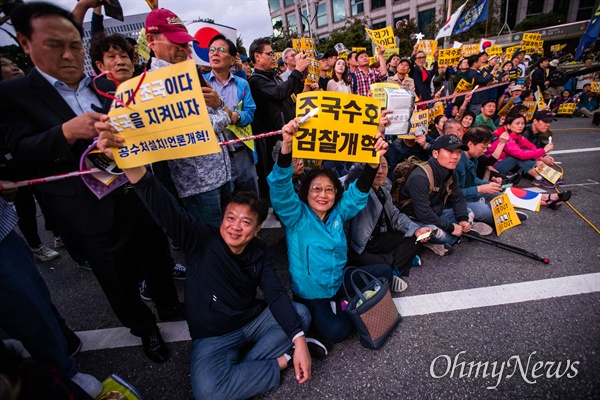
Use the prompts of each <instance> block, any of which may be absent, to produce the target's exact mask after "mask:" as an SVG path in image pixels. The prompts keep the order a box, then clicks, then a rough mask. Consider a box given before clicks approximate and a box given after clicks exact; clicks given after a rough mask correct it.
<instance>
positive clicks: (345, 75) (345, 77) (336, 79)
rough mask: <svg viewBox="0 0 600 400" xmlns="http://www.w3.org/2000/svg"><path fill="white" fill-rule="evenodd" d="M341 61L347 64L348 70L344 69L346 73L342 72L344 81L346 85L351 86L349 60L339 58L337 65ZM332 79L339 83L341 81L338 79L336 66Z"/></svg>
mask: <svg viewBox="0 0 600 400" xmlns="http://www.w3.org/2000/svg"><path fill="white" fill-rule="evenodd" d="M339 60H343V61H344V63H345V64H346V68H344V71H343V72H342V81H344V83H345V84H346V85H349V84H350V77H349V76H348V60H344V59H343V58H338V59H337V60H336V61H335V63H336V64H337V62H338V61H339ZM331 79H333V80H334V81H335V82H339V79H338V77H337V72H335V65H334V66H333V74H332V77H331Z"/></svg>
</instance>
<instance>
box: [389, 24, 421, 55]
mask: <svg viewBox="0 0 600 400" xmlns="http://www.w3.org/2000/svg"><path fill="white" fill-rule="evenodd" d="M418 29H419V28H418V27H417V24H416V23H415V21H414V20H412V19H410V20H408V19H404V20H402V21H401V23H400V24H398V26H397V27H396V28H395V29H394V36H396V37H397V38H398V54H400V55H401V56H403V57H404V56H410V55H411V54H412V51H413V47H414V45H415V43H416V40H414V39H412V38H411V35H413V34H415V33H417V32H418Z"/></svg>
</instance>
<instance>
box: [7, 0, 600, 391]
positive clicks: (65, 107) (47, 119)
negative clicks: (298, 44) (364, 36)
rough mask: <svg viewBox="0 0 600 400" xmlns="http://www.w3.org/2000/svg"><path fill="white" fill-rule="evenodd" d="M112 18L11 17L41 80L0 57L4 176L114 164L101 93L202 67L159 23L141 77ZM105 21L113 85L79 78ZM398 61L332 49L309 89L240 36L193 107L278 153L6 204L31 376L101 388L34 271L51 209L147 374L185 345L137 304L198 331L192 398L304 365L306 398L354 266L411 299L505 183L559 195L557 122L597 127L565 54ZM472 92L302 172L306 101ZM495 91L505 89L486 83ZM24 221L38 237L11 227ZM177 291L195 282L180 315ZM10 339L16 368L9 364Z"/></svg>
mask: <svg viewBox="0 0 600 400" xmlns="http://www.w3.org/2000/svg"><path fill="white" fill-rule="evenodd" d="M101 4H102V1H100V0H81V1H80V2H79V3H78V4H77V6H76V9H75V10H73V12H72V13H71V12H69V11H67V10H64V9H62V8H60V7H57V6H55V5H52V4H49V3H44V2H28V3H26V4H24V5H20V6H18V7H16V8H15V9H14V10H13V12H12V15H11V19H12V23H13V26H14V28H15V31H16V35H17V36H16V37H17V40H18V42H19V45H20V46H21V48H22V49H23V51H24V52H25V53H26V54H27V55H28V56H29V58H30V59H31V62H32V63H33V65H34V68H33V69H32V70H31V72H30V73H29V74H27V75H25V74H24V73H23V71H22V70H21V69H20V68H19V66H17V65H16V64H15V63H14V62H13V61H12V60H11V59H10V58H9V57H8V56H5V55H2V56H0V61H1V62H2V82H0V96H2V98H3V99H10V101H7V102H5V104H4V107H2V108H1V109H0V136H1V138H0V149H2V154H1V156H2V160H0V161H2V164H1V165H0V179H2V180H10V181H17V180H21V179H29V178H33V177H44V176H49V175H55V174H61V173H67V172H72V171H76V170H78V169H79V165H80V159H81V157H82V155H83V154H84V153H85V152H86V151H88V150H89V147H90V146H94V145H95V146H96V147H97V148H98V149H99V150H101V151H103V152H104V153H105V154H106V156H108V157H112V149H114V148H119V147H122V146H123V138H122V137H120V136H119V135H115V133H116V132H117V131H116V129H115V128H114V127H113V126H111V125H110V124H109V123H108V120H109V118H108V116H107V115H106V114H107V113H108V110H109V108H110V104H111V100H110V98H108V97H106V96H105V95H104V94H105V93H114V91H115V90H116V87H117V86H118V85H119V84H120V83H123V82H125V81H127V80H129V79H131V78H133V77H134V76H137V75H139V74H142V73H144V71H148V72H151V71H156V70H158V69H161V68H167V67H169V66H171V65H174V64H178V63H181V62H184V61H186V60H188V58H189V56H190V55H189V50H188V49H189V45H190V44H191V43H192V42H194V41H195V39H194V37H193V36H192V35H190V34H189V32H188V31H187V29H186V27H185V25H184V23H183V22H182V21H181V19H179V17H178V16H177V15H176V14H175V13H173V12H172V11H170V10H167V9H163V8H157V9H155V10H153V11H152V12H150V13H149V14H148V16H147V18H146V23H145V31H146V37H147V41H148V44H149V47H150V49H151V50H152V53H151V54H152V57H151V58H150V59H149V60H147V62H145V65H144V66H142V64H141V63H140V62H139V55H138V54H137V50H136V42H135V41H134V40H132V39H130V38H125V37H123V36H121V35H119V34H111V35H107V34H106V33H105V32H104V29H103V28H102V14H101V10H100V8H99V6H100V5H101ZM90 8H93V9H94V10H93V13H94V14H93V19H92V25H93V31H94V32H93V37H92V40H91V45H90V49H89V56H90V59H91V60H92V64H93V66H94V68H95V70H96V73H98V74H99V75H101V76H98V77H96V78H94V77H90V76H86V75H85V74H84V71H83V61H84V57H85V51H86V50H85V49H84V46H83V43H82V28H81V24H82V22H83V18H84V15H85V13H86V12H87V11H88V9H90ZM384 50H385V49H383V48H379V49H378V50H377V60H378V61H377V63H376V64H375V65H370V64H369V56H368V53H367V52H366V51H358V52H349V53H348V54H346V55H342V54H338V52H337V51H336V50H334V49H330V50H328V51H326V52H324V53H322V54H319V55H318V56H317V57H316V58H317V60H318V61H319V64H320V71H321V73H320V76H319V78H318V79H317V80H315V81H314V82H309V83H306V81H305V78H306V75H307V71H308V67H309V62H310V61H309V59H308V57H307V55H306V54H302V53H298V54H297V53H296V51H295V50H294V49H292V48H287V49H285V50H284V51H283V53H282V57H281V59H280V60H279V62H277V60H275V59H274V50H273V47H272V44H271V43H270V42H269V41H268V40H267V39H257V40H255V41H254V42H253V43H252V44H251V45H250V48H249V54H248V56H246V55H241V54H239V53H238V49H236V46H235V44H234V43H233V42H232V41H231V40H229V39H227V38H226V37H225V36H223V35H216V36H215V37H213V38H212V39H211V40H210V42H209V44H208V55H209V61H210V62H209V64H210V65H209V66H208V67H199V66H198V67H197V70H198V76H199V78H200V80H201V81H202V93H201V94H200V93H199V94H198V95H201V96H202V97H203V98H204V102H205V104H206V108H207V113H208V115H209V118H210V123H211V125H212V128H213V130H214V132H215V134H216V136H217V139H218V140H219V141H224V140H226V139H235V138H237V137H238V134H239V130H240V129H247V128H248V127H251V128H252V131H253V132H254V133H262V132H270V131H274V130H278V129H281V130H282V134H281V135H280V136H273V137H269V138H265V139H260V140H255V147H254V149H251V147H250V146H248V145H246V144H244V143H234V144H228V145H226V146H222V147H221V149H220V151H219V152H217V153H215V154H208V155H202V156H197V157H189V158H180V159H176V160H168V161H162V162H158V163H153V164H152V165H149V166H146V167H137V168H126V169H124V174H125V175H126V176H127V178H128V182H127V183H126V184H124V185H123V186H121V187H119V188H118V189H116V190H114V191H112V192H110V193H109V194H107V195H106V196H104V197H102V198H101V199H99V198H98V197H96V196H95V195H94V194H92V192H91V191H90V190H89V189H88V187H87V186H86V185H85V184H84V182H83V181H82V180H81V179H80V178H71V179H64V180H57V181H53V182H47V183H44V184H42V185H39V186H36V187H30V188H26V189H19V190H18V191H3V192H2V193H1V194H2V198H0V287H1V288H2V290H1V291H0V309H1V311H0V328H2V329H3V330H4V331H5V332H6V333H7V334H8V335H9V336H11V337H13V338H16V339H18V340H20V341H21V342H22V343H23V345H24V347H25V348H26V349H27V351H28V352H29V354H31V356H32V357H33V358H34V359H35V360H36V361H37V362H39V363H40V364H43V365H50V366H52V367H53V369H52V370H51V372H47V373H53V374H55V376H56V379H55V380H54V381H53V382H56V381H60V382H66V383H65V384H64V385H58V384H55V385H54V386H53V388H52V390H55V391H56V393H57V396H56V398H59V396H60V395H61V394H64V393H71V396H73V397H75V398H80V397H81V396H83V397H81V398H85V393H87V394H88V395H90V396H91V397H96V396H97V395H98V394H99V393H100V391H101V390H102V384H101V383H100V382H99V381H98V380H97V379H96V378H94V377H93V376H91V375H88V374H85V373H82V372H79V371H78V370H77V366H76V362H75V359H74V358H73V356H74V355H75V354H76V353H77V352H78V351H79V349H80V347H81V341H80V339H79V338H78V337H77V335H76V334H75V333H74V332H73V331H72V330H71V329H69V327H68V325H67V323H66V322H65V320H64V319H63V318H62V316H61V315H60V312H59V310H57V308H56V307H55V306H54V305H53V303H52V300H51V296H50V292H49V290H48V288H47V287H46V285H45V283H44V281H43V279H42V277H41V275H40V274H39V272H38V270H37V267H36V265H35V263H34V257H35V258H36V259H38V260H39V261H42V262H49V261H51V260H53V259H55V258H56V257H58V256H59V253H58V252H57V251H56V250H54V249H52V248H50V246H46V245H44V244H42V242H41V240H40V238H39V235H38V232H37V221H36V212H35V210H36V204H35V200H37V203H38V204H39V206H40V208H41V210H42V212H43V216H44V219H45V222H46V228H47V229H49V230H51V231H52V233H53V236H54V238H55V239H54V246H53V247H55V248H59V247H61V246H64V247H65V248H66V250H67V251H68V253H69V255H70V256H71V257H72V258H73V260H74V261H75V262H76V263H77V264H78V265H79V266H81V267H82V268H86V269H89V270H91V271H92V272H93V274H94V275H95V277H96V279H97V280H98V283H99V284H100V287H101V288H102V290H103V292H104V294H105V295H106V298H107V299H108V301H109V304H110V306H111V308H112V310H113V311H114V313H115V315H116V316H117V318H118V319H119V321H120V322H121V323H122V325H123V326H125V327H126V328H128V329H129V330H130V332H131V334H132V335H135V336H138V337H140V338H141V341H142V349H143V351H144V353H145V354H146V356H147V357H148V358H149V359H150V360H151V361H153V362H156V363H163V362H166V361H167V360H168V359H169V349H168V347H167V345H166V344H165V343H164V341H163V339H162V336H161V333H160V330H159V328H158V326H157V323H156V321H157V318H156V316H155V314H154V312H153V311H152V309H151V308H150V307H149V306H148V305H147V304H146V303H144V301H143V300H150V299H151V300H152V301H153V302H154V306H155V309H156V314H157V316H158V319H159V320H160V321H172V320H182V319H186V320H187V323H188V326H189V331H190V336H191V338H192V340H193V345H194V350H193V353H192V361H191V363H192V365H191V380H192V390H193V393H194V396H195V397H196V398H211V399H217V398H223V399H231V398H248V397H251V396H254V395H256V394H259V393H263V392H266V391H268V390H271V389H273V388H275V387H277V386H278V385H279V383H280V371H281V370H284V369H286V368H288V367H292V368H294V371H295V377H296V379H297V381H298V382H299V383H303V382H305V381H307V380H308V379H310V377H311V362H312V361H311V360H312V358H322V357H324V356H326V355H327V353H328V351H331V349H332V346H333V344H334V343H339V342H341V341H343V340H345V339H347V338H348V337H349V336H350V335H351V333H352V332H353V330H354V327H353V325H352V321H351V320H350V318H349V316H348V315H347V313H346V308H347V306H348V299H346V298H345V294H344V293H343V289H342V286H343V285H342V283H343V282H344V280H347V279H348V277H347V276H345V274H344V271H345V270H346V268H347V267H348V266H355V267H358V268H360V269H363V270H365V271H367V272H369V273H371V274H373V275H374V276H378V277H385V278H387V280H388V281H389V282H390V288H391V290H392V292H395V293H399V292H402V291H404V290H406V289H407V287H408V283H407V282H408V279H407V277H408V276H409V272H410V269H411V268H412V267H417V266H419V265H421V263H422V262H421V258H420V257H419V253H420V252H421V251H423V249H424V248H427V249H429V250H431V251H433V252H434V253H435V254H437V255H440V256H444V255H447V254H449V253H450V252H451V251H452V249H453V246H456V245H458V244H459V243H461V242H463V240H462V236H463V234H464V233H467V232H471V231H472V230H474V231H476V232H477V233H478V234H480V235H488V234H491V233H492V232H493V230H494V228H495V227H494V218H493V216H492V211H491V207H490V201H491V200H492V199H493V198H494V197H495V196H497V195H498V194H500V193H501V192H502V190H503V187H505V186H506V185H510V184H517V183H518V182H519V181H520V180H521V178H524V179H531V182H532V184H533V185H535V186H537V187H540V188H542V189H554V188H555V187H556V186H557V185H560V184H561V183H562V180H559V181H558V182H557V183H556V184H552V183H550V182H549V181H546V180H545V179H544V178H543V177H542V176H541V175H540V173H539V171H540V169H541V168H542V167H543V166H544V165H546V166H550V167H552V166H555V162H554V159H553V157H552V156H551V155H550V153H551V151H552V150H553V149H554V145H553V143H552V139H551V138H552V135H553V134H552V132H551V130H550V126H551V123H552V121H553V120H554V118H555V115H554V113H553V112H552V111H554V110H555V109H556V108H557V107H558V106H560V104H563V103H565V102H572V101H576V102H577V104H578V111H577V114H576V115H582V116H585V117H593V115H594V114H595V113H597V112H598V95H597V94H595V93H593V92H591V90H590V89H591V83H592V82H594V81H597V80H598V76H597V74H596V75H594V74H595V73H590V74H585V75H582V76H581V77H580V79H579V81H580V82H581V83H582V84H581V85H579V84H576V85H574V86H575V87H573V88H572V89H571V91H569V90H567V89H564V90H563V88H558V87H552V82H551V81H550V80H549V79H547V77H548V76H549V73H551V71H549V70H548V68H549V67H550V66H551V65H552V63H551V62H550V61H549V59H548V58H545V57H543V56H538V55H537V54H534V56H533V57H530V56H526V53H525V51H524V50H521V49H518V50H517V51H516V52H515V54H514V56H512V57H510V56H509V57H506V59H504V57H503V58H502V59H501V58H500V57H497V56H494V57H488V55H487V54H486V53H485V52H482V53H480V54H477V55H472V56H470V57H467V58H465V59H463V60H461V61H460V62H459V63H458V65H457V66H456V67H454V66H438V65H437V62H434V63H433V64H432V65H429V66H427V61H426V54H425V53H424V52H423V51H420V50H419V48H418V45H415V47H414V49H413V54H412V56H411V57H400V56H399V55H398V54H394V55H392V56H390V57H389V58H388V59H387V60H386V59H384V57H383V54H384ZM527 57H529V58H530V60H527ZM588 63H589V65H588ZM585 67H587V68H589V67H591V61H586V62H585ZM102 73H104V74H102ZM461 80H465V81H467V82H468V83H469V84H471V85H472V86H473V87H474V86H479V89H478V90H476V91H474V92H471V91H469V92H466V93H463V94H456V96H453V97H451V98H449V99H446V100H444V104H443V107H442V109H443V114H441V115H437V116H435V118H433V119H432V120H431V121H430V122H431V125H430V126H429V128H428V134H426V135H425V134H419V135H416V136H414V138H410V139H398V138H396V139H394V138H393V137H386V136H385V135H384V132H385V128H386V127H387V126H388V125H389V124H390V117H391V116H392V113H393V111H392V110H383V111H382V112H381V117H380V122H379V128H378V132H379V133H378V135H377V138H376V139H377V141H376V144H375V150H376V151H378V154H379V162H378V163H376V164H364V165H363V164H350V163H343V162H332V161H324V162H323V163H322V165H321V167H314V166H313V168H310V169H309V168H305V165H304V160H302V159H300V158H294V157H293V152H292V145H293V138H294V136H295V135H296V133H297V132H298V129H299V126H300V120H299V119H297V118H296V106H295V96H296V95H298V94H300V93H302V92H305V91H318V90H322V91H332V92H343V93H353V94H357V95H362V96H371V95H372V93H371V86H370V85H371V84H372V83H376V82H384V81H386V82H388V83H394V84H397V85H398V87H400V88H403V89H405V90H407V91H410V92H411V93H413V94H414V95H415V96H416V97H417V98H418V100H419V101H420V102H421V103H420V104H419V105H418V106H417V107H418V108H421V109H427V108H428V107H431V106H433V105H434V103H435V102H437V101H438V99H440V98H442V97H443V96H447V95H452V94H453V93H454V88H455V86H456V85H457V84H458V83H459V82H460V81H461ZM496 83H500V84H502V85H499V86H493V87H492V88H489V89H487V88H486V86H489V85H494V84H496ZM573 92H574V93H573ZM536 93H542V95H543V96H544V100H546V107H543V108H540V109H538V111H537V112H535V113H534V114H533V115H532V116H531V117H530V121H528V116H527V111H528V108H527V107H524V106H523V105H522V104H521V103H522V102H523V101H528V100H531V99H533V98H534V96H535V94H536ZM559 94H560V96H559ZM572 94H574V95H575V96H576V97H577V100H575V97H574V96H572ZM553 96H554V97H553ZM503 108H504V109H505V110H504V111H505V112H500V110H501V109H503ZM556 192H557V193H550V194H544V195H543V196H542V198H541V203H542V205H545V206H548V207H549V208H550V209H552V210H557V209H558V208H559V207H560V205H561V204H562V203H563V202H565V201H567V200H569V198H570V196H571V193H570V192H569V191H563V192H558V190H557V191H556ZM15 196H16V197H15ZM34 199H35V200H34ZM9 202H14V206H15V207H14V208H13V206H12V205H11V204H9ZM269 205H270V206H272V209H273V213H274V214H275V215H276V216H277V218H278V219H279V220H280V222H281V224H282V226H283V227H284V229H285V237H286V241H287V252H288V264H289V275H290V278H291V279H290V282H291V284H290V288H291V293H292V299H290V297H289V295H288V292H287V289H286V288H285V287H284V285H282V283H281V282H280V281H279V278H278V277H277V274H276V273H275V269H274V262H273V260H272V257H271V255H270V254H269V253H270V252H269V248H268V246H267V245H266V244H265V242H264V241H263V240H261V239H260V237H259V236H258V233H259V231H260V229H261V225H262V223H263V222H264V221H265V219H266V218H267V215H268V206H269ZM15 209H16V211H15ZM17 215H18V216H17ZM518 216H519V218H520V219H521V220H522V221H523V220H525V219H527V215H526V214H525V213H522V212H518ZM17 223H18V226H19V228H20V231H21V233H22V234H23V236H24V238H25V240H23V239H22V238H21V236H20V235H18V234H17V233H16V231H15V230H14V228H15V226H16V225H17ZM417 238H419V239H418V240H417ZM170 247H173V248H177V249H181V251H182V253H183V254H184V255H185V264H186V267H183V266H182V265H180V264H175V263H174V261H173V259H172V257H171V253H170V251H171V249H170ZM173 279H185V302H180V300H179V298H178V295H177V291H176V289H175V285H174V283H173ZM257 289H260V290H261V291H262V293H263V296H262V297H261V298H257V296H256V293H257ZM1 343H2V342H0V353H2V354H3V355H4V354H8V353H9V351H8V350H7V349H6V348H5V347H4V346H3V345H2V344H1ZM2 360H3V361H2V362H1V363H0V374H2V375H4V376H7V379H8V381H9V382H11V383H12V384H13V390H14V391H15V393H16V392H17V391H18V390H22V391H23V392H24V393H25V392H27V393H29V392H28V391H31V393H35V390H39V388H38V389H36V387H27V385H26V383H27V382H29V381H27V380H23V376H19V375H18V374H15V373H14V371H15V370H11V369H10V368H11V364H10V362H14V360H13V357H10V358H2ZM4 360H7V361H4ZM9 360H10V361H9ZM19 371H21V370H19ZM19 382H21V383H22V385H21V383H19ZM30 386H31V385H30ZM34 386H35V385H34ZM19 388H20V389H19ZM44 390H46V389H44ZM82 390H83V392H85V393H83V392H82ZM32 396H33V398H35V395H34V394H32Z"/></svg>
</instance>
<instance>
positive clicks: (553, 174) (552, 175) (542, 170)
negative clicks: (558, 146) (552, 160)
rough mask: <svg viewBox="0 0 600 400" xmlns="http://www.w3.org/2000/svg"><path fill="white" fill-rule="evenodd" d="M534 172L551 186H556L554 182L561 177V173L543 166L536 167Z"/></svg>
mask: <svg viewBox="0 0 600 400" xmlns="http://www.w3.org/2000/svg"><path fill="white" fill-rule="evenodd" d="M535 169H536V171H537V172H538V173H539V174H540V176H541V177H542V178H544V179H546V180H547V181H549V182H550V183H552V184H556V182H557V181H558V180H559V179H560V178H561V177H562V175H563V174H562V172H560V171H557V170H555V169H554V168H551V167H549V166H547V165H546V164H543V165H542V166H541V167H538V166H536V167H535Z"/></svg>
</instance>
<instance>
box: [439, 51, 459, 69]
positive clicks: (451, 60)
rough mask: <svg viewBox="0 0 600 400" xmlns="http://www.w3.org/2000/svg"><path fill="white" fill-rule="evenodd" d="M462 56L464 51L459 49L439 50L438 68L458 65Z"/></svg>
mask: <svg viewBox="0 0 600 400" xmlns="http://www.w3.org/2000/svg"><path fill="white" fill-rule="evenodd" d="M461 56H462V50H461V49H460V48H458V49H440V50H438V66H442V65H455V64H458V62H459V61H460V58H461Z"/></svg>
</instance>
